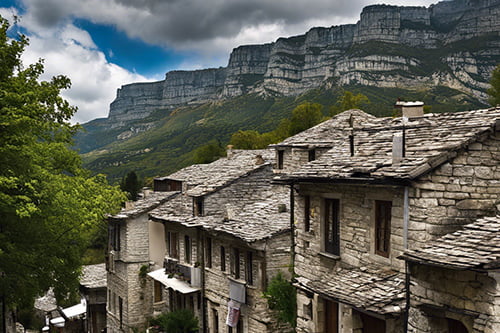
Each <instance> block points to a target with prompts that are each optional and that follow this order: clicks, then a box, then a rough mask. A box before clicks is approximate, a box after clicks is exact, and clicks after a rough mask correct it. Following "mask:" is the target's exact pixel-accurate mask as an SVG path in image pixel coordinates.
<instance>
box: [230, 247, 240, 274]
mask: <svg viewBox="0 0 500 333" xmlns="http://www.w3.org/2000/svg"><path fill="white" fill-rule="evenodd" d="M231 259H232V260H231V274H232V275H233V277H234V278H235V279H239V278H240V250H239V249H237V248H234V249H233V255H232V258H231Z"/></svg>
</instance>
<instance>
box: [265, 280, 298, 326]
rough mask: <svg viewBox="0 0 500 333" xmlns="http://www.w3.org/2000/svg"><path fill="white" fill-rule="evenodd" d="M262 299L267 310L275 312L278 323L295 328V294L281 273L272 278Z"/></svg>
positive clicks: (293, 288) (292, 287)
mask: <svg viewBox="0 0 500 333" xmlns="http://www.w3.org/2000/svg"><path fill="white" fill-rule="evenodd" d="M264 297H265V298H266V299H267V303H268V305H269V308H270V309H271V310H274V311H275V315H276V319H277V320H278V321H279V322H280V323H288V324H289V325H290V326H291V327H295V324H296V321H297V317H296V307H297V305H296V304H297V292H296V290H295V287H294V286H293V285H292V283H291V282H290V281H288V280H287V279H285V277H284V276H283V273H282V272H278V274H276V275H275V276H273V278H272V279H271V281H270V282H269V285H268V286H267V289H266V291H265V292H264Z"/></svg>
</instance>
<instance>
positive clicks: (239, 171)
mask: <svg viewBox="0 0 500 333" xmlns="http://www.w3.org/2000/svg"><path fill="white" fill-rule="evenodd" d="M274 158H275V153H274V150H272V149H255V150H236V149H235V150H232V153H231V156H229V157H222V158H220V159H218V160H216V161H214V162H212V163H208V164H194V165H191V166H188V167H186V168H183V169H181V170H179V171H177V172H175V173H173V174H171V175H169V176H165V177H159V178H156V179H157V180H166V179H171V180H177V181H182V182H185V183H186V184H187V185H188V188H189V189H188V191H187V194H189V195H191V196H201V195H205V194H207V193H210V192H213V191H215V190H217V189H219V188H220V187H223V186H225V185H227V184H228V183H230V182H232V181H234V180H236V179H238V178H241V177H244V176H246V175H248V174H250V173H251V172H253V171H255V170H258V169H260V168H262V167H264V166H266V165H270V164H272V163H273V162H274Z"/></svg>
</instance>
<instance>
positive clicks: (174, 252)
mask: <svg viewBox="0 0 500 333" xmlns="http://www.w3.org/2000/svg"><path fill="white" fill-rule="evenodd" d="M167 249H168V256H169V257H170V258H175V259H179V237H178V234H177V233H176V232H167Z"/></svg>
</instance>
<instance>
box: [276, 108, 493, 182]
mask: <svg viewBox="0 0 500 333" xmlns="http://www.w3.org/2000/svg"><path fill="white" fill-rule="evenodd" d="M346 112H349V113H352V111H346ZM344 113H345V112H344ZM349 113H348V114H349ZM356 114H357V116H356V119H358V118H357V117H358V113H356ZM340 116H342V117H343V118H342V119H344V122H348V117H345V116H344V115H343V114H341V115H339V116H338V117H340ZM359 117H360V119H361V118H362V117H361V116H359ZM339 119H340V118H339ZM345 119H347V121H346V120H345ZM363 119H364V120H363ZM499 119H500V107H497V108H491V109H484V110H475V111H466V112H454V113H440V114H425V115H424V116H421V117H414V118H410V119H408V120H407V121H406V123H405V124H404V125H405V126H404V128H405V141H406V145H405V150H406V155H405V158H403V160H402V161H401V162H400V163H394V164H393V162H392V141H393V136H394V135H395V134H396V135H398V134H402V132H403V118H374V117H364V118H362V119H361V120H360V121H358V122H357V123H356V122H354V126H353V127H352V129H350V130H348V131H346V128H345V127H342V128H340V130H337V129H335V128H330V129H326V128H324V127H325V126H328V125H329V124H330V125H332V126H333V125H335V124H337V121H336V120H334V119H332V122H331V123H328V121H326V122H325V123H323V124H320V125H318V126H316V127H313V128H312V129H310V130H309V133H310V134H311V135H312V136H314V137H316V136H317V137H319V136H320V134H321V133H324V134H325V135H326V134H327V135H330V139H331V140H330V141H331V144H332V147H333V148H332V149H330V150H329V151H327V152H325V153H324V154H322V155H321V157H319V158H318V159H317V160H314V161H311V162H309V163H307V164H305V165H303V166H302V167H301V168H299V169H298V170H296V171H294V172H292V173H291V174H288V175H287V174H282V175H280V176H278V177H276V178H275V179H276V180H277V181H280V180H281V181H284V182H291V181H293V180H302V181H304V180H311V181H320V180H329V181H331V180H335V179H336V180H363V181H380V180H382V181H386V180H387V179H390V180H397V181H404V180H411V179H415V178H417V177H419V176H421V175H423V174H425V173H426V172H428V171H430V170H432V169H433V168H436V167H438V166H439V165H441V164H443V163H445V162H446V161H448V160H450V159H451V158H453V157H455V156H456V155H457V153H458V152H459V151H460V150H461V149H464V148H466V147H467V146H468V145H470V144H471V143H473V142H475V141H477V140H479V139H481V138H483V137H485V136H486V135H488V134H489V133H491V132H493V131H494V130H495V129H496V130H498V129H499V127H500V122H499ZM305 132H308V131H305ZM303 134H304V133H301V134H298V135H300V137H298V138H296V137H297V136H295V137H292V138H289V139H287V140H285V141H283V142H282V143H280V144H278V145H277V146H281V145H283V144H285V143H292V142H295V143H299V142H302V143H306V142H307V141H306V139H305V138H303ZM349 134H352V135H353V136H354V146H355V154H354V156H351V154H350V142H349V138H348V135H349ZM321 135H323V134H321Z"/></svg>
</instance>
